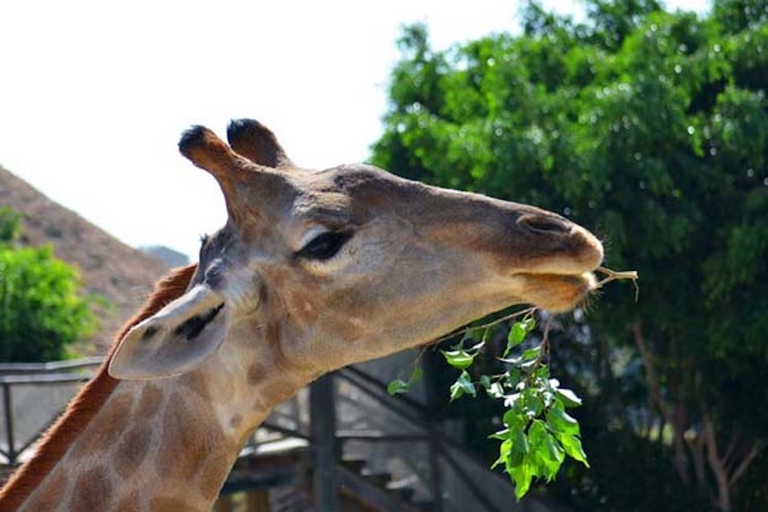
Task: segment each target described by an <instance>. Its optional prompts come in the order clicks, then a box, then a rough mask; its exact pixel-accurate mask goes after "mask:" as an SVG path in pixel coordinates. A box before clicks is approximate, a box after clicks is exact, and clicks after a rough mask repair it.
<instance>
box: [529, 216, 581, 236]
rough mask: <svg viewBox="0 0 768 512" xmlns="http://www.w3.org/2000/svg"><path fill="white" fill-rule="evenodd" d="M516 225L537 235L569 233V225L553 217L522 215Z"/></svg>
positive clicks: (563, 220)
mask: <svg viewBox="0 0 768 512" xmlns="http://www.w3.org/2000/svg"><path fill="white" fill-rule="evenodd" d="M517 225H518V226H522V227H524V228H527V229H528V230H530V231H534V232H537V233H552V234H561V235H565V234H568V233H570V232H571V223H570V222H569V221H567V220H565V219H562V218H560V217H555V216H554V215H539V214H527V215H523V216H522V217H520V218H519V219H517Z"/></svg>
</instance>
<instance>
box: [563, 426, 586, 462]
mask: <svg viewBox="0 0 768 512" xmlns="http://www.w3.org/2000/svg"><path fill="white" fill-rule="evenodd" d="M557 439H558V440H559V441H560V444H561V445H562V446H563V449H564V450H565V453H567V454H568V456H569V457H571V458H572V459H576V460H577V461H579V462H581V463H583V464H584V465H585V466H587V467H589V462H587V454H586V453H585V452H584V448H583V447H582V446H581V440H580V439H579V438H578V437H576V436H573V435H567V434H566V435H558V436H557Z"/></svg>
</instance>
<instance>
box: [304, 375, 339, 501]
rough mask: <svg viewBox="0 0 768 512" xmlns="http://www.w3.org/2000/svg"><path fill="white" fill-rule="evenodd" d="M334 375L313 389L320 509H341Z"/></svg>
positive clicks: (311, 404)
mask: <svg viewBox="0 0 768 512" xmlns="http://www.w3.org/2000/svg"><path fill="white" fill-rule="evenodd" d="M334 391H335V390H334V382H333V374H332V373H329V374H326V375H323V376H322V377H320V378H319V379H317V380H316V381H315V382H314V383H312V385H311V386H310V388H309V411H310V421H311V422H310V433H311V437H312V449H313V450H312V453H313V457H314V474H313V482H312V485H313V488H314V497H315V511H316V512H338V496H337V493H336V489H337V481H338V479H337V475H336V454H337V449H336V404H335V397H334Z"/></svg>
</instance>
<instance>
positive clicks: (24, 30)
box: [0, 0, 710, 260]
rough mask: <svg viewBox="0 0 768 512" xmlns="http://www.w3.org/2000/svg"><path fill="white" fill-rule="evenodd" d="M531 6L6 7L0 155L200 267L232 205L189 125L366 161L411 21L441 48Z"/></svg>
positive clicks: (195, 2) (299, 153) (290, 1)
mask: <svg viewBox="0 0 768 512" xmlns="http://www.w3.org/2000/svg"><path fill="white" fill-rule="evenodd" d="M709 3H710V2H709V0H693V1H688V2H686V1H685V0H674V1H668V2H667V5H669V6H684V7H686V8H691V9H696V10H699V11H701V10H703V9H705V8H706V7H707V6H708V5H709ZM544 4H545V5H547V6H550V7H555V8H557V9H558V10H559V11H560V12H569V13H574V12H578V11H579V5H580V4H579V0H565V1H558V0H547V1H545V2H544ZM519 11H520V2H517V1H513V0H505V1H502V0H475V1H473V2H466V1H461V2H458V1H455V2H450V1H445V0H442V1H441V0H389V1H387V2H368V1H359V0H358V1H353V0H350V1H341V0H324V1H322V2H310V1H305V2H299V1H294V0H282V1H281V0H272V1H263V0H262V1H259V0H251V1H237V0H218V1H216V2H210V1H209V2H205V1H200V0H184V1H181V0H179V1H163V0H151V1H150V0H132V1H130V2H111V1H104V0H101V1H98V0H95V1H84V0H67V1H61V0H48V1H38V0H8V1H3V2H0V164H2V165H3V166H4V167H6V168H7V169H8V170H10V171H11V172H13V173H14V174H16V175H18V176H20V177H21V178H23V179H25V180H26V181H28V182H29V183H31V184H32V185H33V186H35V187H36V188H38V189H39V190H41V191H42V192H43V193H45V194H46V195H48V196H49V197H50V198H51V199H53V200H55V201H57V202H59V203H61V204H63V205H64V206H66V207H68V208H70V209H73V210H75V211H77V212H78V213H79V214H80V215H82V216H83V217H85V218H86V219H88V220H90V221H91V222H93V223H95V224H97V225H98V226H100V227H101V228H103V229H105V230H107V231H108V232H110V233H111V234H113V235H114V236H117V237H118V238H120V239H121V240H123V241H124V242H126V243H128V244H130V245H134V246H139V245H167V246H169V247H171V248H174V249H177V250H180V251H182V252H185V253H187V254H190V256H191V257H192V259H193V260H195V259H196V257H197V248H198V244H199V236H200V235H201V234H203V233H210V232H213V231H215V230H216V229H218V228H219V227H221V226H222V225H223V223H224V221H225V211H224V206H223V200H222V199H221V197H220V192H219V189H218V186H217V185H216V184H215V182H214V181H213V179H212V178H210V177H209V176H208V175H207V174H206V173H205V172H203V171H201V170H199V169H197V168H195V167H193V166H192V165H191V164H190V163H189V162H187V161H186V160H185V159H184V158H183V157H181V156H180V155H179V154H178V152H177V149H176V143H177V141H178V138H179V135H180V134H181V132H182V131H183V130H184V129H185V128H187V127H188V126H189V125H191V124H204V125H207V126H209V127H210V128H212V129H214V130H215V131H217V132H218V133H219V134H220V135H222V136H223V135H224V131H225V128H226V124H227V122H228V120H229V119H232V118H240V117H252V118H256V119H259V120H260V121H262V122H263V123H265V124H266V125H267V126H269V127H270V128H272V130H273V131H274V132H275V133H276V135H277V136H278V139H279V140H280V141H281V143H282V145H283V147H285V148H286V151H287V152H288V154H289V156H290V157H291V158H292V159H293V160H294V161H295V162H296V163H297V164H299V165H303V166H305V167H310V168H324V167H330V166H333V165H337V164H340V163H344V162H357V161H363V160H365V159H367V158H368V155H369V146H370V145H371V144H372V143H373V142H374V141H375V140H376V139H377V138H378V136H379V135H380V133H381V121H380V119H381V116H382V115H383V114H384V112H385V109H386V102H387V98H386V87H387V80H388V77H389V72H390V70H391V69H392V66H393V65H394V63H395V62H396V60H397V58H398V52H397V49H396V46H395V40H396V39H397V38H398V37H399V35H400V27H401V26H402V25H403V24H408V23H412V22H416V21H424V22H426V23H427V25H428V27H429V30H430V35H431V40H432V43H433V46H434V47H437V48H441V49H442V48H445V47H448V46H450V45H451V44H453V43H455V42H464V41H467V40H470V39H474V38H477V37H480V36H482V35H486V34H489V33H491V32H499V31H510V30H516V29H517V21H516V20H517V19H518V17H519ZM0 206H1V205H0Z"/></svg>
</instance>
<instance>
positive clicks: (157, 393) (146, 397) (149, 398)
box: [136, 384, 163, 419]
mask: <svg viewBox="0 0 768 512" xmlns="http://www.w3.org/2000/svg"><path fill="white" fill-rule="evenodd" d="M162 400H163V392H162V391H161V390H160V388H159V387H158V386H156V385H154V384H146V385H145V386H144V388H143V390H142V391H141V400H140V401H139V410H138V411H137V412H136V416H138V417H139V418H145V419H146V418H149V417H151V416H154V415H155V414H157V411H158V410H159V409H160V402H162Z"/></svg>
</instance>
